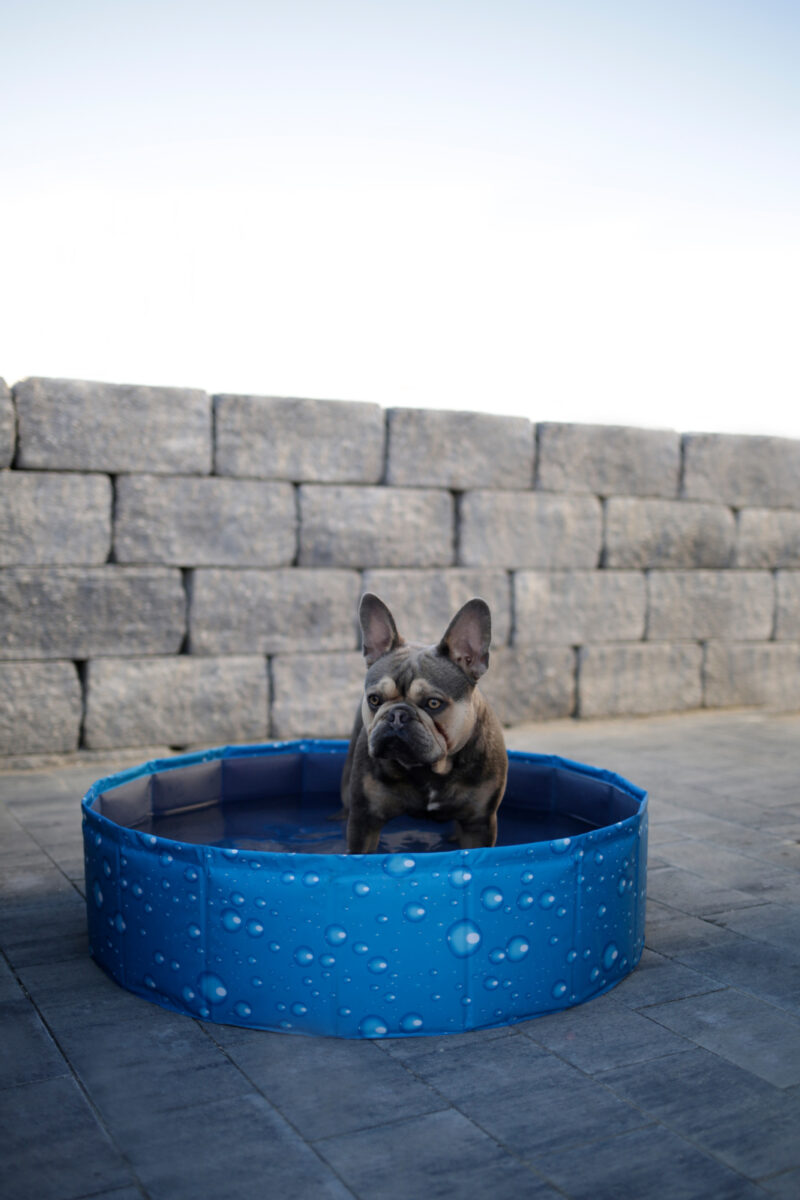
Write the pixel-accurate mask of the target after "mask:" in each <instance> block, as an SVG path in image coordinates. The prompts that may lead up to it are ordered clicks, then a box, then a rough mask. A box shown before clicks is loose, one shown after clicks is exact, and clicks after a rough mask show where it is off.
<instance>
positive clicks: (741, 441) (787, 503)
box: [683, 433, 800, 509]
mask: <svg viewBox="0 0 800 1200" xmlns="http://www.w3.org/2000/svg"><path fill="white" fill-rule="evenodd" d="M684 458H685V465H684V479H683V491H684V495H685V496H686V497H688V498H689V499H693V500H716V501H718V502H719V501H722V503H723V504H732V505H733V506H734V507H735V508H745V507H750V508H795V509H797V508H800V441H793V440H791V439H789V438H777V437H747V436H744V435H740V434H732V433H689V434H686V436H685V438H684Z"/></svg>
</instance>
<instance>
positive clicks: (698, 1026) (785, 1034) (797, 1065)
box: [647, 988, 800, 1088]
mask: <svg viewBox="0 0 800 1200" xmlns="http://www.w3.org/2000/svg"><path fill="white" fill-rule="evenodd" d="M647 1015H648V1016H649V1017H650V1018H651V1020H653V1021H658V1022H659V1023H660V1024H662V1025H665V1026H666V1027H667V1028H668V1029H671V1030H673V1032H675V1033H679V1034H681V1035H682V1036H683V1037H685V1038H689V1039H691V1040H692V1041H694V1042H696V1043H697V1044H698V1045H699V1046H703V1047H705V1049H707V1050H712V1051H713V1052H714V1053H715V1054H719V1055H720V1056H721V1057H722V1058H725V1059H727V1060H728V1062H732V1063H735V1064H736V1065H737V1066H740V1067H742V1068H743V1069H744V1070H746V1071H750V1072H751V1073H752V1074H754V1075H758V1076H759V1077H760V1078H761V1079H766V1081H767V1082H768V1083H772V1084H774V1086H775V1087H781V1088H785V1087H791V1086H792V1085H794V1084H797V1083H798V1082H800V1022H798V1020H797V1018H796V1017H793V1016H791V1015H790V1014H788V1013H785V1012H781V1010H780V1009H777V1008H774V1007H773V1006H772V1005H770V1004H765V1003H764V1002H763V1001H761V1000H758V999H757V998H756V997H755V996H746V995H743V994H742V993H741V992H736V991H733V990H732V989H730V988H729V989H727V990H725V991H723V992H712V993H711V994H710V995H706V996H692V997H690V998H689V999H686V1000H676V1001H674V1002H672V1003H670V1004H659V1005H655V1006H653V1007H652V1008H648V1010H647Z"/></svg>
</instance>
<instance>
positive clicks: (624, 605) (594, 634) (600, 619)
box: [513, 571, 647, 646]
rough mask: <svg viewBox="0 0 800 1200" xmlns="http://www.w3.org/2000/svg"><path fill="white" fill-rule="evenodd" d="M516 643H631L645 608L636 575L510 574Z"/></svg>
mask: <svg viewBox="0 0 800 1200" xmlns="http://www.w3.org/2000/svg"><path fill="white" fill-rule="evenodd" d="M513 578H514V613H515V634H514V640H515V643H516V644H517V645H525V644H531V643H537V642H538V643H548V642H563V643H566V644H567V645H570V646H582V645H585V644H586V643H587V642H635V641H638V640H639V639H641V638H642V637H644V626H645V611H646V607H647V599H646V587H645V578H644V575H643V574H642V573H640V572H638V571H515V572H514V576H513Z"/></svg>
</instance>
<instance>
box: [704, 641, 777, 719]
mask: <svg viewBox="0 0 800 1200" xmlns="http://www.w3.org/2000/svg"><path fill="white" fill-rule="evenodd" d="M704 681H705V704H706V706H707V707H708V708H725V707H726V706H738V705H761V706H764V707H767V708H772V709H776V710H778V711H781V712H796V711H797V710H800V642H760V643H759V642H745V643H741V644H737V643H735V642H709V644H708V646H707V647H706V660H705V671H704Z"/></svg>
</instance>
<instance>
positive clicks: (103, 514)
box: [0, 471, 111, 567]
mask: <svg viewBox="0 0 800 1200" xmlns="http://www.w3.org/2000/svg"><path fill="white" fill-rule="evenodd" d="M110 548H111V480H110V479H109V478H108V476H107V475H72V474H55V473H43V472H39V471H0V566H3V567H8V566H45V565H47V564H50V563H56V564H58V563H61V564H70V565H74V564H78V563H86V564H92V563H103V562H105V561H106V559H107V558H108V552H109V550H110Z"/></svg>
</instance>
